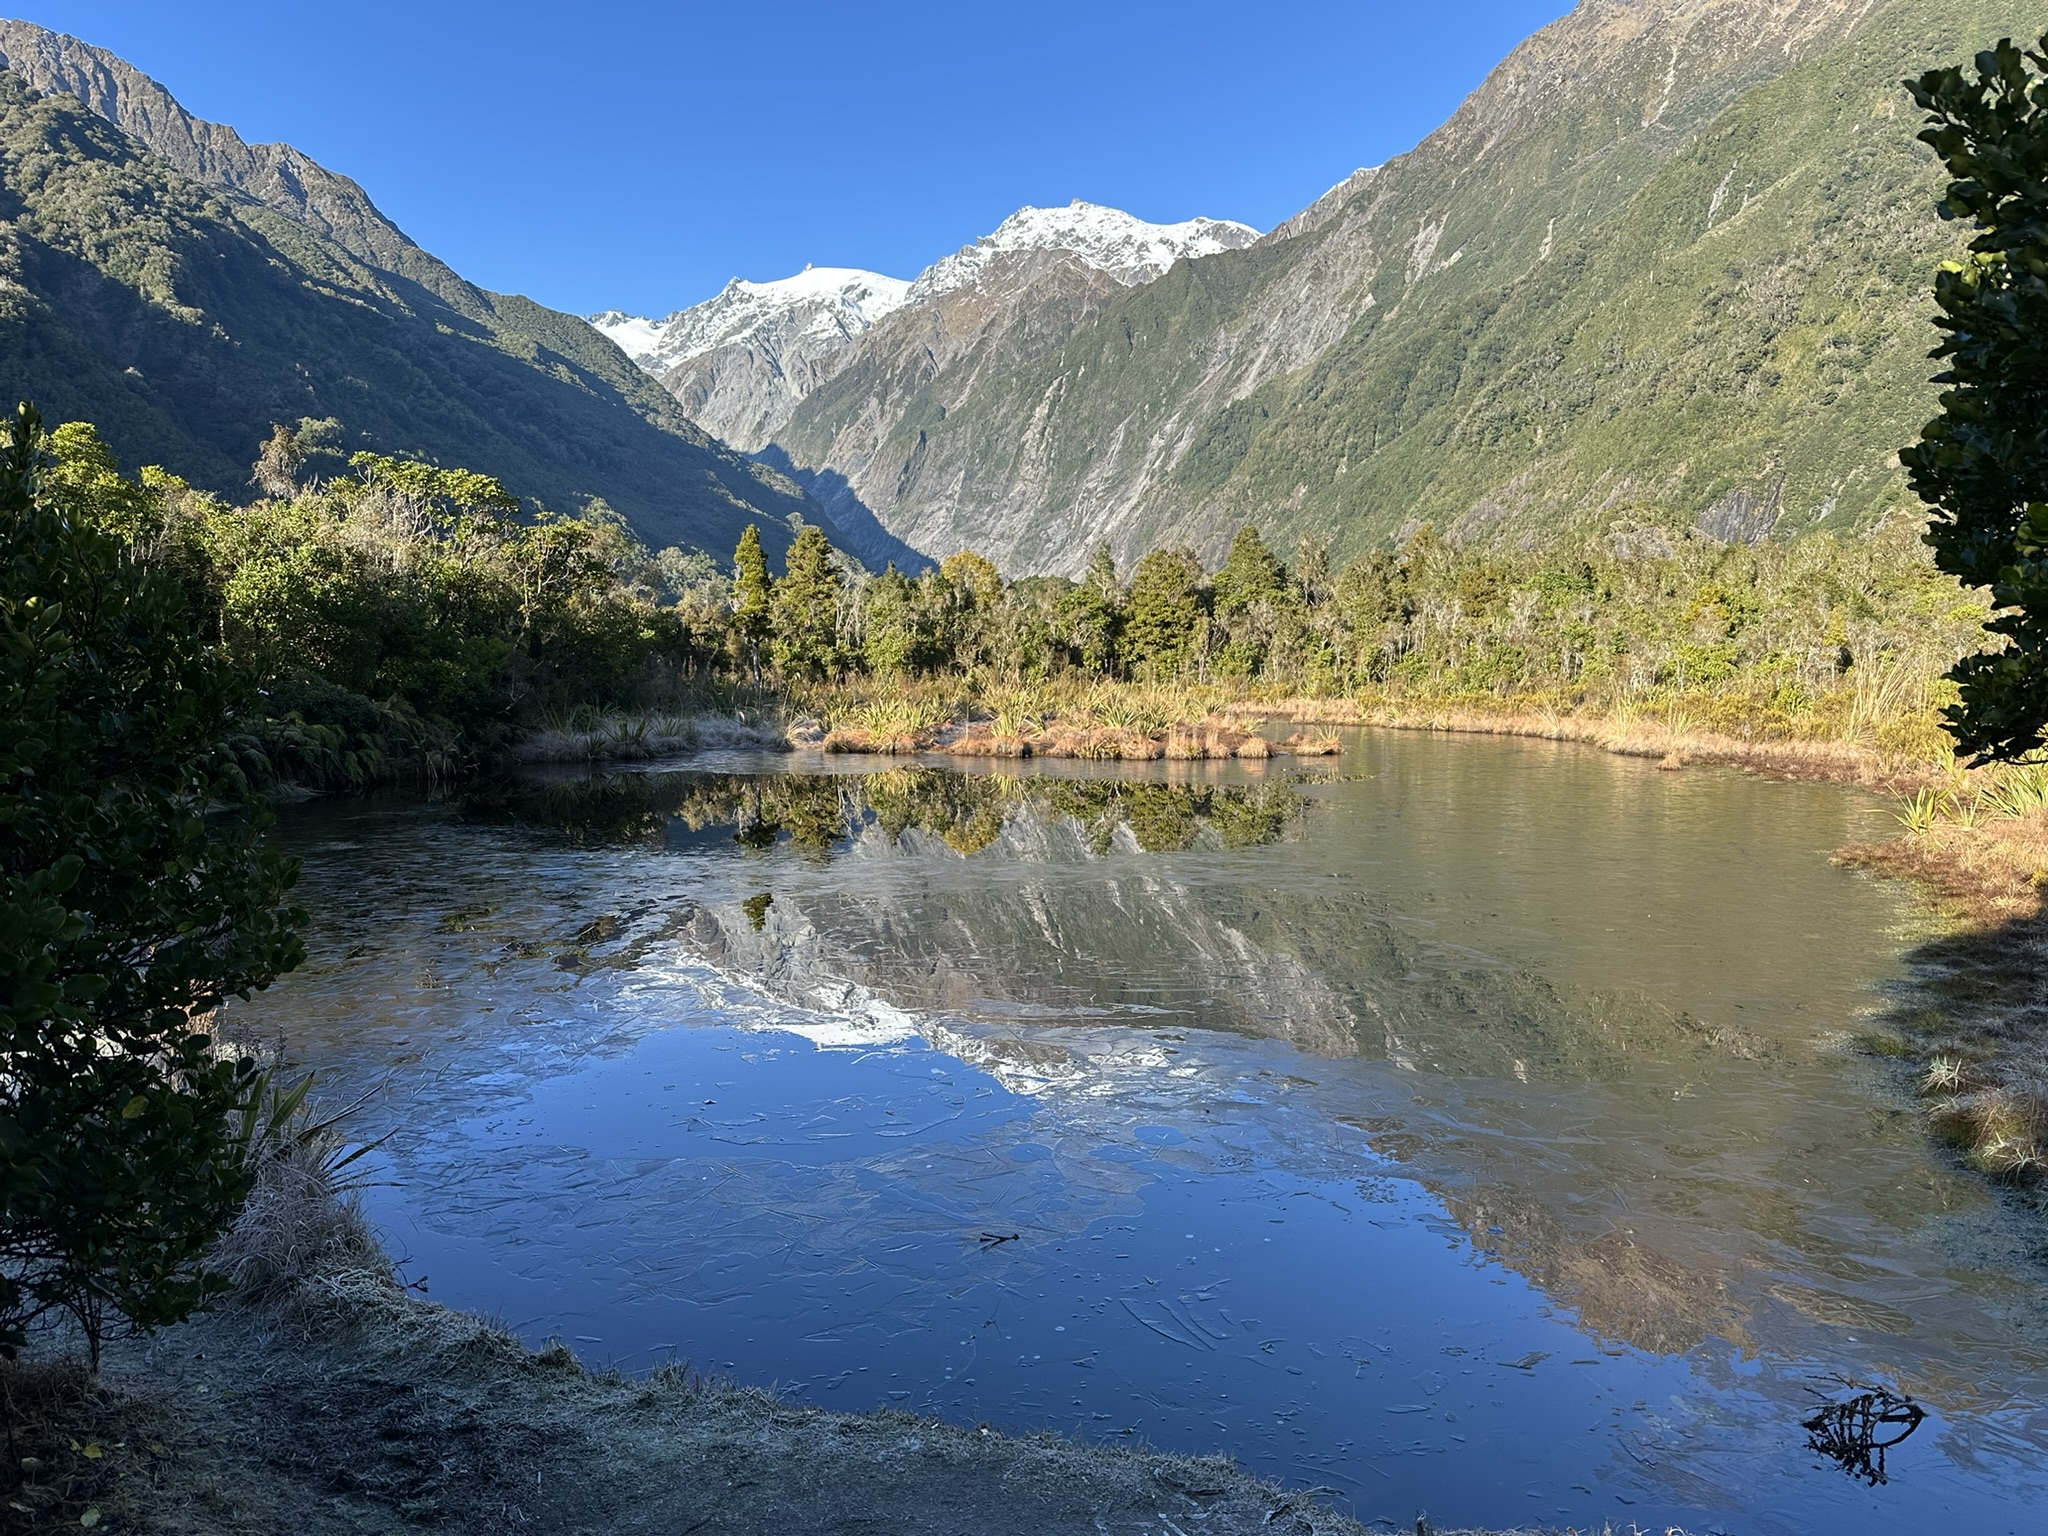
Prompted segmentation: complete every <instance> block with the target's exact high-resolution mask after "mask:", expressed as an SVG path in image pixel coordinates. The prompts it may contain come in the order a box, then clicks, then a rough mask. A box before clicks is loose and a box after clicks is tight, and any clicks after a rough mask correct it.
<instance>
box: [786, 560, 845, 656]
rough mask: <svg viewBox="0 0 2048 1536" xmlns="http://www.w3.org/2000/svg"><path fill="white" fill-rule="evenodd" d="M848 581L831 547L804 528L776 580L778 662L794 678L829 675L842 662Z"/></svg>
mask: <svg viewBox="0 0 2048 1536" xmlns="http://www.w3.org/2000/svg"><path fill="white" fill-rule="evenodd" d="M845 586H846V581H845V578H844V577H843V576H841V575H840V572H839V563H838V562H837V561H836V560H834V559H833V558H832V546H831V545H830V544H828V543H827V542H826V541H825V535H824V534H823V533H821V532H820V531H819V530H818V529H816V528H812V527H806V528H805V529H804V530H803V531H802V532H801V533H799V534H798V535H797V536H796V542H795V543H793V544H791V545H790V546H789V560H788V563H787V565H786V566H785V567H784V574H783V577H782V580H780V581H778V582H777V583H775V592H774V601H773V605H772V606H773V615H772V617H773V620H774V631H775V662H776V665H777V666H779V667H780V668H781V669H782V670H783V672H784V673H785V674H786V675H788V676H791V677H809V678H818V677H828V676H830V675H831V674H832V673H833V672H836V671H837V670H838V667H839V598H840V594H841V593H842V592H843V591H844V590H845Z"/></svg>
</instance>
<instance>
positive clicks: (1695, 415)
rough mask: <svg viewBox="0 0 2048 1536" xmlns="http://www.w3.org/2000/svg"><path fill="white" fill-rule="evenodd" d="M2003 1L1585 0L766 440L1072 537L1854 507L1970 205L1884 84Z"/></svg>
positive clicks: (2033, 15) (1826, 511)
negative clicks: (1942, 194)
mask: <svg viewBox="0 0 2048 1536" xmlns="http://www.w3.org/2000/svg"><path fill="white" fill-rule="evenodd" d="M2040 23H2041V18H2040V16H2039V14H2038V12H2037V10H2036V9H2035V8H2032V7H2028V6H2024V5H2021V4H2018V3H2016V0H1585V3H1582V4H1581V5H1580V6H1579V7H1578V9H1576V10H1575V11H1573V12H1572V13H1571V14H1570V15H1569V16H1567V17H1565V18H1564V19H1562V20H1561V21H1559V22H1557V23H1555V24H1554V25H1553V26H1551V27H1548V28H1546V29H1544V30H1543V31H1542V32H1540V33H1538V34H1536V35H1535V36H1534V37H1532V38H1531V39H1529V40H1528V41H1527V42H1526V43H1524V44H1523V45H1522V46H1521V47H1520V48H1519V49H1517V50H1516V52H1515V53H1514V54H1513V55H1511V56H1510V58H1509V59H1508V60H1507V61H1506V62H1504V63H1503V64H1502V65H1501V67H1500V68H1499V69H1498V70H1496V71H1495V72H1494V74H1493V75H1492V76H1491V77H1490V78H1489V79H1488V80H1487V82H1486V83H1485V84H1484V85H1483V86H1482V87H1481V88H1480V89H1479V90H1478V91H1477V92H1475V93H1474V94H1473V96H1472V97H1471V98H1470V99H1469V100H1468V101H1467V102H1466V103H1465V104H1464V106H1463V107H1462V108H1461V109H1460V110H1459V112H1458V113H1457V114H1456V115H1455V116H1454V117H1453V118H1452V119H1451V120H1450V121H1449V122H1448V123H1446V124H1445V126H1444V127H1443V128H1442V129H1440V130H1438V132H1437V133H1435V134H1433V135H1431V137H1430V138H1429V139H1428V140H1426V141H1425V142H1424V143H1423V144H1422V145H1420V146H1418V148H1417V149H1416V150H1414V151H1413V152H1412V153H1410V154H1408V155H1404V156H1402V157H1400V158H1399V159H1397V160H1395V161H1392V162H1389V163H1388V164H1387V165H1386V166H1383V167H1380V168H1378V169H1377V170H1374V171H1369V172H1363V173H1361V174H1360V175H1358V176H1356V177H1354V178H1352V179H1351V180H1350V181H1349V182H1347V183H1345V184H1344V185H1343V186H1341V187H1339V188H1337V189H1336V190H1335V191H1333V192H1332V193H1331V194H1330V195H1329V196H1328V197H1327V198H1325V199H1324V200H1323V201H1322V202H1320V203H1319V204H1317V205H1316V206H1315V207H1314V208H1312V209H1310V210H1308V211H1307V212H1306V213H1304V214H1303V215H1301V216H1300V217H1299V218H1297V219H1296V220H1293V221H1290V224H1289V225H1286V226H1283V227H1282V228H1281V229H1279V230H1276V231H1275V232H1274V233H1273V234H1272V235H1270V236H1268V237H1267V239H1265V240H1264V241H1262V242H1260V243H1259V244H1258V245H1256V246H1254V247H1252V248H1250V249H1248V250H1244V251H1236V252H1225V253H1222V254H1219V255H1214V256H1208V257H1203V258H1201V259H1199V260H1195V261H1185V262H1182V263H1180V264H1179V265H1177V266H1176V267H1174V268H1173V270H1172V271H1170V272H1169V273H1167V274H1166V275H1165V276H1164V277H1162V278H1160V279H1159V280H1158V281H1156V282H1153V283H1151V284H1149V285H1147V286H1145V287H1143V288H1139V289H1136V290H1134V291H1131V292H1129V293H1125V294H1121V295H1117V296H1116V297H1114V298H1113V299H1112V300H1111V301H1110V302H1109V303H1108V304H1107V305H1106V306H1105V307H1104V308H1103V309H1102V311H1101V312H1100V313H1099V314H1098V315H1097V316H1095V317H1094V318H1092V319H1090V320H1089V321H1087V322H1086V323H1084V324H1082V325H1081V326H1079V327H1078V328H1076V329H1074V330H1073V331H1072V332H1071V334H1069V335H1067V336H1065V337H1064V338H1060V339H1057V340H1054V341H1051V342H1049V343H1047V344H1045V345H1043V346H1041V347H1039V348H1038V349H1037V350H1035V351H1030V352H1017V351H1012V352H1011V354H1010V355H1008V356H990V355H971V356H969V357H967V358H965V359H963V360H962V361H960V362H959V363H957V364H955V365H954V366H952V367H950V368H947V369H943V370H937V371H933V372H930V373H929V374H928V375H927V376H925V377H922V378H919V379H916V380H911V381H906V380H905V379H904V378H903V376H902V373H901V370H900V369H896V370H895V371H894V372H893V373H889V374H887V375H884V374H883V373H882V372H881V371H880V369H879V368H872V367H868V366H864V360H863V359H861V358H858V357H856V358H855V359H854V360H852V361H851V362H850V363H849V364H848V365H847V366H846V367H845V368H843V369H842V371H841V372H840V373H839V374H838V375H837V376H836V377H835V378H834V379H833V380H832V381H831V382H830V383H829V384H828V385H827V386H826V387H824V388H823V389H821V390H820V391H818V392H817V393H816V394H814V395H812V396H811V397H810V398H808V399H807V400H805V401H804V402H803V404H802V405H801V406H800V407H799V408H798V411H797V413H796V415H795V417H794V418H793V419H792V421H791V422H790V424H789V426H788V427H787V428H786V429H785V431H784V433H783V434H782V435H781V437H780V438H779V439H778V443H777V445H776V446H777V447H778V448H779V449H780V450H781V451H782V452H783V453H785V454H786V455H787V457H788V461H789V462H790V463H791V464H792V465H793V466H795V467H796V468H797V469H798V470H799V471H800V472H804V473H807V474H808V475H810V476H812V477H813V480H814V483H815V482H816V481H817V480H819V479H822V478H825V477H828V476H831V475H834V474H836V475H839V476H843V477H844V479H845V481H846V482H847V485H848V487H849V489H850V491H851V492H852V493H853V494H856V495H858V496H859V498H860V499H861V500H862V501H863V502H864V503H865V504H866V505H867V506H868V507H869V508H871V509H872V510H873V512H874V513H875V514H876V515H877V516H878V517H879V518H880V519H881V521H882V522H883V523H884V525H886V526H887V527H888V529H889V530H890V532H892V533H894V534H896V535H897V536H899V537H901V538H903V539H905V540H907V541H909V542H911V543H912V544H915V545H917V546H918V547H919V548H922V549H924V550H926V551H927V552H930V553H940V554H943V553H945V552H947V551H948V550H950V549H952V548H958V547H961V546H970V547H973V548H976V549H980V550H983V551H985V552H986V553H988V554H989V555H991V556H992V557H993V558H994V559H996V560H997V562H998V563H999V564H1001V565H1002V566H1003V567H1004V568H1005V569H1006V570H1010V571H1015V572H1024V571H1033V570H1055V571H1060V572H1063V573H1068V574H1074V573H1078V571H1079V569H1080V567H1081V566H1082V565H1083V564H1084V563H1085V561H1086V559H1087V551H1088V549H1089V547H1090V546H1091V545H1092V544H1093V543H1094V541H1096V540H1098V539H1103V538H1107V539H1108V540H1109V541H1110V542H1111V543H1112V545H1113V547H1114V548H1115V549H1116V551H1117V553H1118V555H1119V557H1120V558H1123V559H1125V560H1128V559H1130V558H1131V557H1133V556H1135V555H1136V554H1137V553H1139V552H1141V551H1142V550H1144V549H1146V548H1149V547H1152V546H1154V545H1156V544H1160V543H1166V542H1179V541H1185V542H1189V543H1192V544H1195V545H1197V546H1198V547H1200V548H1202V549H1203V550H1204V551H1205V552H1206V553H1209V554H1211V555H1213V554H1215V553H1218V552H1220V548H1221V545H1222V544H1223V542H1224V541H1225V540H1226V539H1227V537H1228V533H1229V530H1230V529H1231V528H1232V527H1233V526H1235V525H1236V524H1237V523H1239V522H1242V521H1246V520H1249V521H1252V522H1255V523H1257V524H1259V525H1260V526H1261V527H1263V528H1265V529H1267V530H1268V532H1269V533H1277V534H1280V535H1283V536H1284V535H1292V534H1294V533H1297V532H1300V533H1310V534H1314V535H1317V536H1321V537H1328V538H1330V539H1332V540H1333V541H1334V543H1335V544H1336V546H1337V549H1338V552H1339V553H1340V554H1344V553H1349V552H1352V551H1355V550H1357V549H1359V548H1362V547H1365V546H1368V545H1370V544H1373V543H1375V542H1378V541H1382V540H1385V539H1387V538H1389V537H1391V536H1393V535H1395V534H1396V533H1397V532H1398V531H1399V530H1400V529H1401V528H1403V527H1404V526H1406V525H1410V524H1412V523H1413V522H1414V521H1415V520H1417V519H1427V520H1429V521H1431V522H1433V523H1435V524H1436V525H1437V526H1438V527H1439V528H1443V529H1446V530H1448V531H1451V532H1453V534H1454V536H1457V537H1461V538H1468V539H1469V538H1490V537H1518V536H1520V535H1522V534H1525V533H1527V532H1529V531H1531V530H1535V529H1544V528H1552V527H1559V526H1579V527H1586V526H1597V525H1603V524H1604V523H1606V522H1609V521H1612V520H1614V519H1616V518H1617V517H1621V516H1629V517H1639V516H1645V515H1648V516H1652V517H1660V518H1661V517H1675V518H1679V519H1683V520H1687V521H1692V520H1697V521H1698V522H1699V523H1700V525H1701V526H1702V527H1704V528H1707V529H1708V530H1709V531H1711V532H1715V533H1717V534H1718V535H1720V536H1722V537H1728V538H1755V537H1760V536H1762V535H1763V534H1764V533H1765V532H1766V531H1769V530H1773V529H1775V530H1776V531H1778V532H1780V533H1787V532H1797V531H1803V530H1806V529H1810V528H1820V527H1830V528H1842V527H1852V526H1864V525H1867V524H1869V523H1871V522H1874V521H1875V520H1877V519H1878V518H1880V517H1881V516H1882V515H1883V514H1884V513H1885V511H1886V510H1887V509H1888V508H1891V507H1894V506H1899V505H1903V504H1904V503H1905V502H1906V499H1907V498H1906V494H1905V491H1904V485H1903V479H1902V477H1901V474H1900V472H1899V470H1898V468H1897V465H1896V460H1895V458H1894V455H1895V453H1896V450H1897V449H1898V447H1899V446H1900V445H1901V444H1903V443H1905V442H1907V441H1910V440H1911V438H1912V437H1913V435H1914V434H1915V433H1916V431H1917V429H1918V426H1919V424H1920V422H1921V421H1923V420H1924V419H1925V418H1926V416H1927V415H1928V414H1929V412H1930V411H1931V409H1932V390H1931V389H1930V388H1929V386H1928V385H1927V383H1926V379H1927V376H1928V374H1929V372H1930V371H1931V370H1930V366H1929V364H1928V362H1927V360H1926V353H1927V350H1928V348H1929V347H1930V345H1931V344H1932V341H1933V331H1932V328H1931V326H1930V325H1929V324H1928V315H1929V313H1930V312H1931V304H1930V301H1929V299H1928V297H1927V289H1928V285H1929V283H1930V280H1931V274H1932V270H1933V267H1934V265H1935V263H1936V262H1937V261H1938V260H1939V259H1940V258H1941V257H1942V256H1944V255H1946V254H1948V253H1949V252H1951V251H1953V250H1955V249H1957V248H1958V247H1959V246H1960V244H1961V243H1962V242H1961V238H1960V233H1959V232H1958V231H1956V230H1954V229H1953V228H1952V227H1949V226H1945V225H1943V224H1942V223H1941V222H1940V221H1939V220H1938V219H1937V218H1936V217H1935V214H1934V204H1935V200H1936V197H1937V195H1938V187H1939V184H1940V178H1939V174H1938V172H1937V170H1936V168H1935V166H1934V163H1933V158H1932V156H1931V155H1930V154H1929V153H1928V152H1927V151H1926V150H1925V149H1924V148H1923V147H1922V146H1920V145H1919V144H1918V143H1916V142H1915V141H1914V139H1913V134H1914V132H1915V131H1916V128H1917V121H1916V115H1915V113H1914V111H1913V108H1912V106H1911V104H1910V102H1909V101H1908V100H1907V99H1906V97H1905V94H1904V92H1903V91H1902V90H1901V89H1900V88H1899V84H1898V82H1899V81H1900V79H1901V78H1902V77H1904V76H1905V75H1908V74H1914V73H1918V72H1919V71H1920V70H1922V69H1924V68H1927V67H1929V66H1930V65H1933V64H1936V63H1941V62H1947V61H1951V60H1956V59H1960V58H1963V57H1967V56H1968V55H1969V54H1971V53H1973V52H1975V51H1976V50H1978V49H1979V48H1982V47H1985V46H1988V45H1989V44H1990V43H1991V42H1993V41H1995V40H1996V39H1997V38H1998V37H2000V36H2002V35H2008V34H2020V35H2026V34H2028V33H2029V31H2030V29H2032V30H2038V27H2039V25H2040Z"/></svg>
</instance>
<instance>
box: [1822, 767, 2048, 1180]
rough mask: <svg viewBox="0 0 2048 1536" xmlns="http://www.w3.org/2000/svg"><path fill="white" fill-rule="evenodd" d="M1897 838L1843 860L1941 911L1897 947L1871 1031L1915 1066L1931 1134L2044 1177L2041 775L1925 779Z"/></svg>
mask: <svg viewBox="0 0 2048 1536" xmlns="http://www.w3.org/2000/svg"><path fill="white" fill-rule="evenodd" d="M1900 819H1901V821H1902V823H1904V824H1905V832H1904V835H1903V836H1900V837H1898V838H1894V839H1891V840H1889V841H1886V842H1882V843H1876V844H1871V845H1868V846H1864V847H1857V848H1849V849H1845V850H1843V852H1842V854H1841V859H1842V861H1843V862H1844V863H1847V864H1851V865H1855V866H1859V867H1862V868H1866V869H1871V870H1874V871H1877V872H1878V873H1881V874H1886V875H1894V876H1899V877H1902V878H1906V879H1910V880H1913V881H1915V882H1916V883H1917V884H1919V885H1920V886H1921V887H1922V888H1923V889H1924V890H1926V891H1927V892H1928V893H1929V895H1930V897H1931V898H1932V900H1933V901H1934V902H1935V903H1936V904H1937V905H1938V906H1939V907H1940V908H1941V909H1942V910H1943V911H1944V912H1945V913H1946V914H1947V915H1948V916H1949V917H1951V918H1952V919H1953V927H1952V928H1951V929H1950V931H1949V932H1947V933H1945V934H1943V935H1942V936H1941V937H1939V938H1937V939H1934V940H1932V941H1930V942H1928V943H1925V944H1922V945H1920V946H1919V947H1918V948H1917V949H1915V950H1914V951H1913V952H1912V953H1911V955H1910V956H1909V957H1908V958H1909V960H1910V962H1911V964H1912V967H1913V972H1912V979H1911V982H1910V983H1909V985H1908V986H1907V988H1906V989H1905V991H1904V992H1903V993H1902V994H1901V996H1900V997H1899V1000H1898V1002H1897V1004H1896V1006H1895V1007H1894V1008H1893V1009H1892V1010H1891V1011H1890V1014H1889V1016H1888V1017H1887V1019H1886V1020H1885V1021H1884V1023H1885V1028H1884V1031H1883V1032H1882V1033H1881V1034H1879V1035H1878V1036H1876V1037H1875V1038H1874V1042H1873V1043H1874V1046H1875V1048H1876V1049H1878V1050H1880V1051H1883V1052H1886V1053H1890V1054H1896V1055H1900V1056H1904V1057H1907V1058H1909V1059H1911V1060H1913V1061H1915V1062H1916V1063H1918V1064H1920V1065H1921V1067H1922V1073H1921V1077H1920V1091H1921V1094H1922V1097H1923V1098H1924V1100H1925V1102H1926V1105H1927V1112H1928V1117H1929V1120H1930V1123H1931V1124H1932V1126H1933V1127H1934V1129H1935V1131H1936V1132H1937V1133H1938V1134H1939V1135H1941V1136H1942V1137H1943V1138H1944V1139H1946V1140H1947V1141H1949V1142H1950V1143H1951V1144H1952V1145H1954V1146H1955V1148H1956V1149H1957V1151H1958V1152H1959V1153H1960V1155H1961V1156H1962V1157H1963V1158H1964V1159H1965V1161H1967V1162H1968V1163H1969V1164H1970V1165H1971V1166H1973V1167H1975V1168H1977V1169H1979V1170H1980V1171H1982V1172H1984V1173H1986V1174H1990V1175H1993V1176H1995V1177H1999V1178H2002V1179H2007V1180H2011V1181H2013V1182H2015V1183H2019V1184H2024V1185H2027V1186H2031V1187H2037V1186H2038V1185H2039V1182H2040V1180H2041V1177H2042V1175H2043V1174H2044V1173H2048V902H2044V899H2043V898H2044V891H2048V771H2044V770H2042V769H2038V768H2037V769H2018V770H2006V771H2005V772H2003V773H2001V774H1994V775H1983V776H1980V777H1978V778H1977V779H1976V780H1975V781H1974V782H1972V781H1969V780H1965V781H1962V782H1961V783H1960V784H1958V785H1955V786H1951V787H1947V788H1942V789H1923V790H1922V791H1920V792H1919V793H1918V794H1917V795H1916V796H1915V797H1914V798H1913V799H1912V800H1911V801H1909V802H1906V803H1905V804H1904V805H1903V807H1902V809H1901V813H1900Z"/></svg>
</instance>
